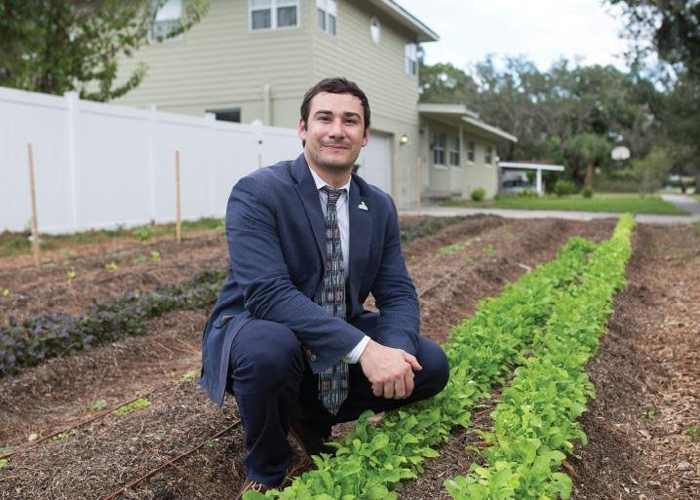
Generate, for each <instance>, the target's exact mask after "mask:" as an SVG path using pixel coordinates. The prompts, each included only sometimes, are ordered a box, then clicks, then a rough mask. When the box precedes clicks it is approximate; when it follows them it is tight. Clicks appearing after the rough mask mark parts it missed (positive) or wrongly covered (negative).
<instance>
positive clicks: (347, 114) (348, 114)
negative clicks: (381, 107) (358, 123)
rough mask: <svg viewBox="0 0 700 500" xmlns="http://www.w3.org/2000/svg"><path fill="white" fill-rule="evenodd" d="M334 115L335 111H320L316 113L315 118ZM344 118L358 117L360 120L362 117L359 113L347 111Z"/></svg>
mask: <svg viewBox="0 0 700 500" xmlns="http://www.w3.org/2000/svg"><path fill="white" fill-rule="evenodd" d="M332 114H333V111H331V110H329V109H319V110H318V111H316V112H315V113H314V116H316V115H332ZM343 116H344V117H346V118H349V117H353V118H354V117H357V118H359V117H360V114H359V113H355V112H354V111H346V112H345V113H343Z"/></svg>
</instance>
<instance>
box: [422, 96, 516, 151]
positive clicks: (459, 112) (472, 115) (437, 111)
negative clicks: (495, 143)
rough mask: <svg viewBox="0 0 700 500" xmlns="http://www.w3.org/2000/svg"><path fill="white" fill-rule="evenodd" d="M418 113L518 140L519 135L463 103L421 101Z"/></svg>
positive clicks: (482, 132)
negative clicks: (491, 121)
mask: <svg viewBox="0 0 700 500" xmlns="http://www.w3.org/2000/svg"><path fill="white" fill-rule="evenodd" d="M418 113H419V114H420V115H421V116H427V117H429V118H434V119H437V120H440V121H442V122H448V123H450V124H451V125H454V126H457V127H458V126H460V125H462V126H464V127H466V128H467V130H471V131H473V132H475V133H477V134H480V135H485V136H487V137H489V138H491V139H496V140H499V139H505V140H508V141H511V142H518V138H517V137H515V136H514V135H512V134H509V133H508V132H505V131H503V130H501V129H500V128H498V127H494V126H493V125H489V124H488V123H486V122H484V121H482V120H481V119H480V118H479V115H478V113H476V112H474V111H472V110H470V109H468V108H467V107H466V106H464V105H463V104H430V103H419V104H418Z"/></svg>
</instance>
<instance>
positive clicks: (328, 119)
mask: <svg viewBox="0 0 700 500" xmlns="http://www.w3.org/2000/svg"><path fill="white" fill-rule="evenodd" d="M318 119H319V120H320V121H322V122H327V121H330V117H329V116H326V115H321V116H319V117H318Z"/></svg>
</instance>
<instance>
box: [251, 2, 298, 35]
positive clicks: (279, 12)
mask: <svg viewBox="0 0 700 500" xmlns="http://www.w3.org/2000/svg"><path fill="white" fill-rule="evenodd" d="M249 5H250V29H252V30H253V31H257V30H269V29H277V28H293V27H295V26H298V25H299V0H250V4H249Z"/></svg>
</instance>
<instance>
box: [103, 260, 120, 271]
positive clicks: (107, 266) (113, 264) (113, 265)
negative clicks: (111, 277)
mask: <svg viewBox="0 0 700 500" xmlns="http://www.w3.org/2000/svg"><path fill="white" fill-rule="evenodd" d="M105 269H107V270H108V271H114V270H115V269H119V266H118V265H117V263H116V262H114V261H111V262H110V263H109V264H105Z"/></svg>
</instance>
